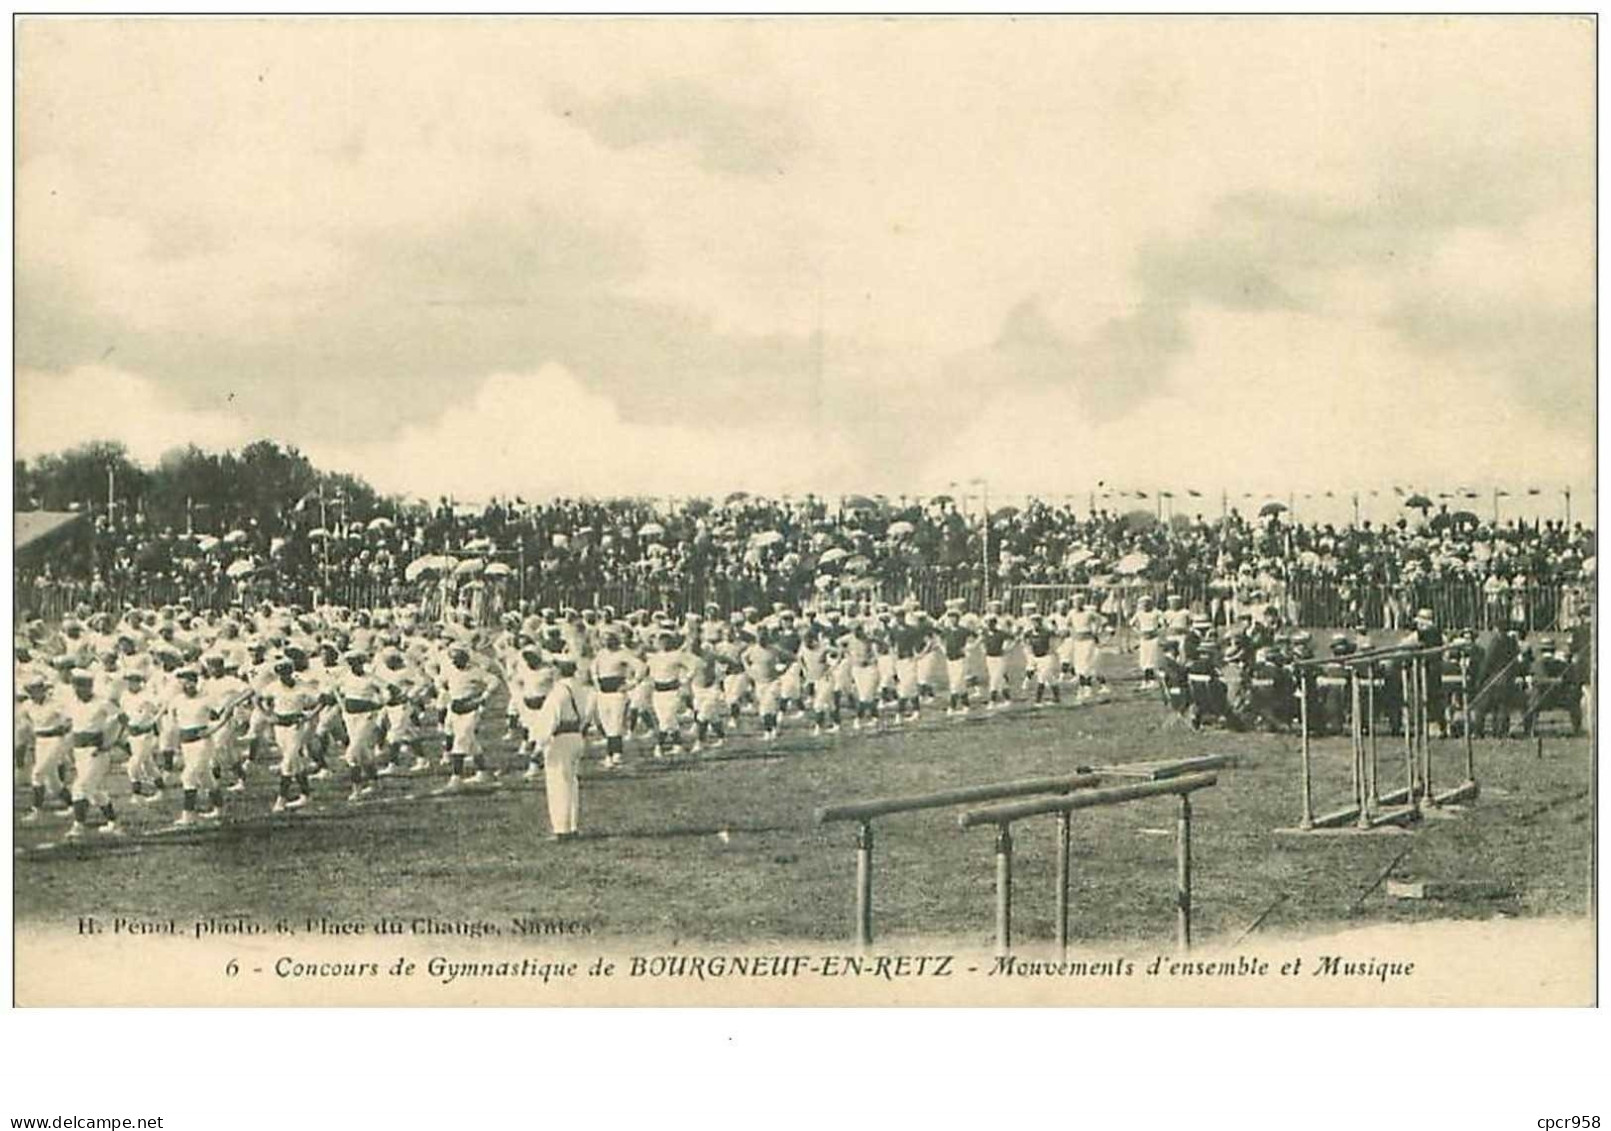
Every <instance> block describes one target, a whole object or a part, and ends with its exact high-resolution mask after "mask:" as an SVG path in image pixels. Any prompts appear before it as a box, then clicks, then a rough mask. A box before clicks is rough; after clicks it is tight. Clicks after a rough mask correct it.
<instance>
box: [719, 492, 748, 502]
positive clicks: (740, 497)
mask: <svg viewBox="0 0 1611 1131" xmlns="http://www.w3.org/2000/svg"><path fill="white" fill-rule="evenodd" d="M749 497H750V493H749V492H748V491H734V492H733V493H732V494H730V495H728V496H727V498H726V500H725V501H726V502H728V503H742V502H743V501H744V500H745V499H747V498H749Z"/></svg>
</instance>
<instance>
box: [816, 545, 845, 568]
mask: <svg viewBox="0 0 1611 1131" xmlns="http://www.w3.org/2000/svg"><path fill="white" fill-rule="evenodd" d="M849 556H850V551H848V550H843V549H841V548H839V547H838V546H835V547H834V548H833V549H831V550H824V551H822V556H821V557H820V558H818V559H817V564H819V565H833V563H834V562H842V561H844V560H845V559H846V558H848V557H849Z"/></svg>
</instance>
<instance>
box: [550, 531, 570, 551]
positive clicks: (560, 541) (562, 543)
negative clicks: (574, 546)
mask: <svg viewBox="0 0 1611 1131" xmlns="http://www.w3.org/2000/svg"><path fill="white" fill-rule="evenodd" d="M552 541H553V543H554V549H556V550H563V549H564V548H565V547H566V546H568V545H570V541H571V539H570V536H569V535H568V534H556V535H554V537H553V539H552Z"/></svg>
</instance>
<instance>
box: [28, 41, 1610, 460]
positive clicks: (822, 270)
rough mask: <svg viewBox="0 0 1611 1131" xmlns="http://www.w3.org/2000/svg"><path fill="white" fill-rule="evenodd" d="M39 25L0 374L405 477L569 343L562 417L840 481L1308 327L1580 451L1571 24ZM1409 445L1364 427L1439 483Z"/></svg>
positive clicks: (1156, 407) (1123, 428) (1321, 391)
mask: <svg viewBox="0 0 1611 1131" xmlns="http://www.w3.org/2000/svg"><path fill="white" fill-rule="evenodd" d="M18 38H19V47H18V113H17V118H18V121H17V133H18V167H17V177H16V181H17V185H16V197H17V200H16V215H17V229H18V231H17V256H16V259H17V263H16V268H15V276H16V282H17V304H16V306H17V310H16V314H17V325H16V328H15V344H16V351H17V362H18V364H19V365H20V366H22V367H25V368H29V369H33V370H37V371H49V372H51V373H56V374H66V373H69V372H71V371H74V370H76V369H79V368H81V367H91V366H97V365H106V366H115V367H116V368H117V369H118V370H119V371H121V372H123V373H126V374H138V375H139V379H140V380H142V381H144V382H146V383H147V385H148V386H149V387H150V388H151V389H154V390H159V391H160V393H161V397H160V398H159V400H160V406H159V408H160V411H159V410H156V409H154V410H153V412H155V413H156V415H157V418H159V419H160V418H163V417H164V414H168V415H169V417H170V418H171V413H173V412H190V413H196V414H200V416H199V422H198V425H197V426H198V427H214V426H216V424H217V423H218V422H217V421H216V420H213V421H212V423H211V424H209V423H208V421H209V420H211V417H210V416H209V414H215V413H218V412H220V411H222V409H221V408H220V406H224V405H227V406H229V407H228V411H229V413H230V414H237V415H238V419H239V421H240V428H241V429H242V430H245V431H248V432H249V433H250V435H252V436H258V435H269V436H273V437H275V438H277V439H280V440H282V441H285V442H289V443H294V444H297V445H298V446H300V447H302V448H304V449H305V450H310V451H312V450H315V449H323V450H330V451H338V452H339V451H345V450H351V451H361V452H368V453H370V454H371V456H373V457H374V458H375V459H376V460H377V466H378V467H379V468H380V469H381V470H382V471H385V472H387V473H388V474H390V473H392V472H393V471H394V469H395V467H397V466H401V465H403V464H406V461H407V460H408V459H409V458H413V457H412V456H408V455H405V454H403V453H402V452H401V451H399V450H398V449H396V448H395V446H394V444H393V438H394V437H396V436H398V435H400V434H417V435H419V436H423V437H429V436H434V435H436V434H437V432H436V430H437V429H438V428H439V427H440V422H441V421H442V420H444V419H446V418H448V417H449V416H452V415H453V414H456V413H462V412H464V411H467V410H468V409H469V408H470V407H472V406H474V405H475V404H478V403H479V398H481V397H482V396H483V395H484V392H485V387H486V386H487V385H488V384H489V378H488V375H489V374H505V375H507V374H525V375H532V374H536V373H538V372H540V371H542V369H543V366H544V365H545V363H552V364H554V365H557V366H560V367H562V368H563V370H564V371H565V372H566V373H568V374H570V375H571V377H570V378H569V379H570V380H572V381H574V382H577V383H578V384H579V386H580V388H581V390H582V392H583V393H585V394H586V397H588V398H592V399H591V400H587V401H585V402H582V403H579V404H574V405H573V407H575V408H577V410H578V411H581V410H584V409H585V410H586V411H587V412H589V413H592V414H593V415H594V416H596V417H598V418H600V419H607V420H614V421H615V422H616V423H617V424H619V425H620V426H622V427H626V428H643V429H650V430H653V431H654V432H655V433H658V432H659V431H661V430H664V429H672V430H673V431H674V432H675V434H676V435H677V436H678V437H680V438H681V439H683V440H686V439H687V438H688V437H690V436H692V437H709V436H713V435H719V436H724V437H737V439H736V440H735V443H736V444H737V445H738V447H737V448H736V449H735V450H738V451H741V452H743V453H745V454H746V455H749V454H750V453H751V452H752V449H751V448H749V447H745V446H743V445H744V443H745V442H746V441H745V439H744V438H746V437H750V436H756V435H764V436H773V437H783V438H785V439H782V440H780V441H779V443H783V444H794V443H795V439H794V438H795V437H797V436H813V437H818V438H819V439H820V438H825V437H828V436H832V437H834V441H833V442H834V444H835V445H836V446H837V447H838V448H840V449H842V450H843V451H844V452H846V453H848V454H849V455H848V456H847V459H846V460H845V461H837V460H836V461H830V462H831V463H832V467H833V468H834V469H838V470H844V469H846V468H849V469H852V470H853V471H854V475H855V476H856V477H858V480H857V481H856V482H852V483H848V484H846V486H847V487H848V488H850V489H855V490H880V489H883V490H896V491H899V490H903V489H910V488H911V487H912V486H913V485H914V483H915V480H916V479H917V478H918V477H919V476H920V475H921V474H926V473H927V472H928V471H929V470H930V469H932V468H933V467H934V466H935V465H936V463H937V462H944V459H945V458H949V456H956V457H957V458H961V453H962V452H963V448H959V447H958V444H957V441H958V438H959V437H961V436H963V435H964V434H968V433H970V432H972V431H973V430H974V429H975V428H976V427H978V426H979V425H980V424H981V422H982V421H985V420H987V419H994V418H996V417H997V416H1001V417H1003V418H1004V419H1007V420H1012V419H1018V418H1021V419H1025V420H1028V421H1030V425H1031V427H1030V430H1031V431H1033V429H1034V428H1040V427H1042V426H1044V427H1045V428H1046V430H1047V433H1048V435H1049V436H1050V437H1052V438H1053V439H1054V440H1055V442H1056V443H1057V444H1059V445H1062V446H1066V445H1067V443H1069V442H1070V440H1069V438H1072V437H1080V438H1081V439H1080V442H1081V443H1089V444H1090V445H1091V446H1092V447H1091V450H1093V451H1099V450H1104V445H1106V444H1107V442H1108V441H1107V437H1108V436H1109V435H1113V436H1125V437H1128V438H1129V440H1130V441H1131V442H1134V443H1137V444H1140V443H1141V442H1142V440H1141V438H1142V437H1144V436H1145V435H1146V434H1147V433H1146V430H1145V427H1144V426H1143V424H1142V423H1141V421H1143V420H1146V419H1148V418H1150V417H1152V416H1154V415H1156V414H1157V413H1158V412H1159V411H1165V410H1170V409H1172V408H1174V409H1178V408H1179V406H1181V405H1183V404H1184V405H1191V406H1193V409H1192V411H1197V410H1198V409H1202V410H1205V411H1208V412H1209V413H1210V416H1209V419H1213V420H1216V421H1218V422H1219V425H1218V426H1223V427H1226V428H1230V429H1233V430H1234V429H1236V428H1237V427H1238V425H1237V424H1236V422H1235V421H1234V420H1232V419H1230V418H1228V417H1226V416H1224V415H1223V414H1216V410H1215V403H1218V402H1215V403H1203V404H1199V403H1198V401H1197V400H1196V399H1195V398H1196V397H1197V395H1198V393H1197V390H1196V388H1195V387H1194V386H1193V384H1192V383H1195V382H1203V381H1210V380H1211V381H1212V382H1218V381H1220V380H1221V378H1220V377H1219V376H1217V374H1219V373H1220V371H1221V370H1223V371H1224V372H1227V373H1234V372H1243V373H1260V372H1265V371H1272V370H1274V369H1276V368H1279V367H1280V366H1279V365H1278V363H1279V361H1280V358H1279V357H1273V356H1266V355H1265V353H1263V352H1261V351H1264V350H1275V349H1278V348H1285V347H1284V346H1283V345H1282V342H1283V338H1282V333H1285V332H1287V331H1290V330H1291V329H1292V328H1294V327H1298V326H1302V327H1307V328H1308V329H1306V330H1305V333H1306V334H1307V335H1309V336H1311V337H1313V338H1314V339H1316V340H1324V341H1328V342H1331V343H1333V344H1334V346H1335V347H1336V348H1337V349H1339V350H1344V351H1346V350H1347V349H1348V348H1350V344H1351V343H1354V342H1360V341H1368V342H1369V343H1371V350H1372V362H1371V364H1372V365H1373V366H1376V367H1378V368H1379V369H1380V371H1382V372H1385V373H1391V374H1393V375H1395V377H1396V379H1397V380H1400V381H1402V382H1416V383H1418V384H1419V385H1420V386H1424V387H1425V388H1427V389H1435V390H1437V391H1438V393H1437V397H1436V398H1435V399H1437V400H1439V401H1441V402H1448V403H1452V402H1456V401H1459V400H1460V399H1462V398H1464V397H1465V396H1466V395H1467V394H1468V392H1469V391H1470V390H1472V389H1478V388H1480V389H1481V390H1483V395H1484V396H1486V397H1489V398H1490V399H1489V400H1488V401H1486V402H1485V403H1486V404H1487V406H1488V409H1489V413H1490V421H1489V424H1488V426H1487V427H1488V428H1489V429H1490V431H1491V430H1493V429H1496V428H1505V429H1507V430H1508V429H1511V428H1512V427H1514V429H1515V435H1518V436H1520V435H1526V436H1532V437H1535V438H1537V437H1544V438H1545V441H1547V442H1548V443H1549V444H1550V445H1551V447H1550V455H1549V456H1548V458H1551V459H1553V458H1554V453H1556V452H1565V453H1569V454H1570V458H1572V459H1574V460H1577V461H1578V462H1579V463H1580V465H1582V466H1587V465H1588V464H1589V462H1590V461H1591V460H1592V454H1593V449H1592V442H1591V441H1585V439H1584V436H1585V431H1586V427H1587V424H1588V423H1589V422H1590V420H1591V417H1592V410H1593V404H1592V391H1591V390H1592V388H1593V383H1592V378H1593V373H1592V367H1591V363H1592V350H1593V305H1592V304H1593V288H1594V278H1593V246H1594V245H1593V233H1594V228H1593V223H1594V198H1593V186H1594V178H1593V170H1594V165H1593V156H1594V151H1593V143H1592V138H1593V129H1592V126H1593V100H1592V89H1593V83H1592V77H1593V59H1594V56H1593V50H1594V35H1593V25H1592V22H1588V21H1550V20H1531V21H1527V20H1449V19H1430V20H1418V19H1413V18H1403V19H1395V20H1373V19H1361V20H1354V21H1321V22H1312V23H1304V22H1303V21H1279V20H1278V21H1262V22H1261V21H1224V20H1212V19H1209V20H1193V19H1188V18H1182V19H1179V20H1174V21H1153V22H1137V21H1004V20H971V21H921V20H918V21H882V22H880V21H838V20H831V19H830V20H817V21H795V22H792V23H781V22H775V21H703V22H700V21H688V22H682V23H668V22H664V21H587V20H575V21H478V20H473V19H472V20H460V21H440V22H433V23H431V24H429V25H425V24H421V23H419V22H418V21H237V22H231V21H221V22H212V23H200V22H196V21H186V20H174V21H145V22H138V21H137V22H134V23H130V22H128V21H94V20H86V21H72V22H61V21H25V22H24V23H23V25H21V27H20V29H19V36H18ZM198 45H202V46H204V47H205V48H206V49H198ZM1227 58H1234V59H1237V60H1238V64H1239V65H1238V67H1237V68H1236V69H1234V70H1232V69H1230V68H1228V67H1227V66H1226V64H1225V62H1224V60H1225V59H1227ZM1473 59H1480V60H1482V63H1483V65H1481V66H1473V65H1472V63H1471V60H1473ZM1071 75H1074V76H1077V81H1071V80H1070V76H1071ZM690 76H695V77H690ZM556 92H560V93H559V94H557V95H556ZM567 110H568V111H569V112H570V116H569V117H566V116H565V114H566V111H567ZM780 168H781V169H782V170H783V172H782V173H781V174H779V173H778V169H780ZM819 326H821V327H822V330H823V337H822V338H821V339H820V340H819V339H818V337H817V336H816V333H817V327H819ZM1232 328H1234V329H1235V333H1236V334H1237V335H1239V336H1240V337H1239V339H1238V340H1240V341H1241V342H1242V343H1243V344H1242V347H1241V348H1242V354H1241V356H1240V357H1237V356H1235V353H1236V351H1235V350H1234V349H1231V348H1230V345H1231V344H1234V343H1232V342H1231V340H1230V339H1228V338H1227V336H1226V335H1227V334H1228V333H1229V332H1230V330H1231V329H1232ZM1278 330H1279V331H1281V332H1280V333H1277V332H1276V331H1278ZM1301 344H1302V343H1300V345H1301ZM1293 357H1294V358H1295V359H1296V358H1302V359H1304V360H1303V361H1302V363H1301V364H1300V363H1298V362H1296V361H1294V363H1293V364H1292V365H1289V366H1286V367H1285V368H1284V370H1283V375H1282V377H1281V380H1280V384H1279V389H1280V396H1279V397H1278V398H1276V399H1274V400H1272V401H1271V402H1270V403H1267V404H1265V405H1263V406H1262V407H1261V408H1257V409H1249V411H1251V412H1254V413H1255V414H1257V415H1258V416H1259V418H1260V420H1261V421H1262V420H1263V419H1265V418H1268V417H1271V416H1279V415H1281V414H1283V413H1287V412H1293V413H1295V414H1296V415H1295V419H1299V420H1303V419H1306V417H1305V416H1304V415H1303V410H1304V408H1305V406H1308V405H1311V404H1318V403H1327V400H1328V398H1329V397H1330V396H1331V395H1332V394H1331V389H1330V383H1331V381H1332V380H1333V377H1332V374H1333V373H1334V371H1335V367H1334V366H1332V365H1331V364H1329V363H1328V362H1327V360H1326V359H1325V358H1322V357H1319V356H1316V355H1315V354H1313V353H1312V351H1306V350H1297V351H1295V352H1294V353H1293ZM525 379H526V380H530V379H531V378H530V377H527V378H525ZM1226 380H1228V378H1226ZM1212 387H1215V388H1220V389H1221V390H1222V391H1221V394H1220V396H1219V401H1220V402H1223V401H1226V400H1230V401H1234V402H1236V403H1245V402H1244V400H1243V398H1242V396H1241V394H1240V393H1239V392H1238V391H1237V389H1236V388H1235V386H1234V385H1224V386H1222V385H1219V384H1213V385H1212ZM1266 392H1268V389H1266ZM522 403H523V402H522ZM566 403H571V402H566ZM1293 405H1295V406H1298V407H1297V408H1289V407H1288V406H1293ZM1383 411H1384V412H1386V411H1390V410H1388V409H1384V410H1383ZM131 419H133V418H132V417H131ZM1338 419H1339V420H1346V421H1349V422H1351V423H1350V425H1349V426H1350V427H1354V428H1357V429H1359V430H1360V431H1359V434H1358V435H1350V436H1347V437H1345V438H1344V439H1343V440H1342V443H1343V445H1344V447H1345V448H1347V449H1348V450H1350V451H1352V450H1356V449H1357V450H1376V449H1375V440H1374V433H1373V431H1372V430H1373V429H1374V428H1375V427H1376V425H1375V424H1374V423H1373V421H1372V420H1371V419H1370V418H1369V417H1364V416H1358V415H1352V414H1344V415H1343V416H1341V417H1339V418H1338ZM1394 423H1395V427H1396V421H1395V422H1394ZM1107 425H1111V426H1112V428H1111V430H1105V429H1099V428H1098V426H1107ZM1540 425H1547V426H1548V428H1547V431H1543V432H1538V431H1535V428H1536V427H1538V426H1540ZM139 427H144V425H139ZM1295 427H1296V426H1295ZM1088 429H1098V431H1096V432H1090V431H1087V430H1088ZM410 430H412V432H411V431H410ZM222 434H224V435H231V434H233V433H230V432H227V431H226V432H224V433H222ZM1395 434H1396V433H1395ZM1010 435H1011V429H1010V428H1007V429H1006V430H1005V431H1004V432H1003V433H1002V435H1001V437H998V440H1004V439H1005V438H1006V437H1009V436H1010ZM183 438H184V439H191V438H196V439H205V435H198V436H196V437H190V436H186V437H183ZM676 446H677V445H675V444H674V445H672V447H673V448H675V447H676ZM817 446H818V447H820V446H821V444H819V445H817ZM471 450H472V452H473V450H474V449H473V448H472V449H471ZM789 450H790V451H791V452H792V451H794V450H795V449H794V448H792V447H791V448H790V449H789ZM1435 450H1436V451H1438V452H1441V449H1434V448H1432V447H1426V446H1421V445H1416V444H1413V443H1406V445H1405V447H1404V448H1403V449H1402V450H1396V451H1393V452H1392V453H1390V454H1391V455H1392V457H1393V459H1394V461H1395V462H1396V463H1398V464H1399V465H1400V466H1405V465H1406V464H1407V462H1412V461H1414V460H1416V459H1420V460H1421V461H1422V462H1421V467H1422V470H1423V472H1424V473H1427V474H1431V473H1435V472H1437V466H1436V464H1434V463H1433V459H1434V451H1435ZM1012 451H1013V452H1014V453H1015V454H1016V457H1017V458H1016V462H1013V463H1012V468H1013V470H1014V471H1015V472H1018V471H1025V472H1027V471H1030V470H1033V468H1034V467H1035V466H1036V464H1035V463H1034V461H1033V460H1032V459H1030V458H1029V457H1028V456H1027V455H1025V454H1024V451H1023V447H1022V445H1018V444H1013V445H1012ZM377 453H378V454H377ZM947 453H949V456H948V455H947ZM1446 454H1447V453H1441V454H1440V455H1439V456H1438V458H1442V455H1446ZM849 457H853V458H849ZM800 458H801V461H802V465H803V466H805V467H807V468H812V467H816V466H817V464H816V462H815V461H814V458H813V455H812V452H811V451H805V452H803V453H802V454H801V456H800ZM465 459H466V460H467V461H468V462H472V463H473V462H474V455H473V454H472V455H469V456H467V457H465ZM1063 459H1064V454H1063V452H1062V449H1061V447H1060V448H1059V450H1057V451H1054V452H1048V453H1046V460H1047V462H1046V464H1045V466H1046V468H1047V469H1048V470H1047V472H1046V476H1047V480H1048V481H1049V485H1055V477H1056V474H1057V473H1056V472H1055V470H1054V469H1055V468H1057V467H1059V466H1061V462H1060V461H1062V460H1063ZM676 462H677V461H675V460H674V461H673V463H676ZM1290 462H1291V459H1290V457H1289V456H1288V455H1287V454H1286V453H1285V452H1283V451H1282V449H1281V447H1280V445H1278V444H1276V445H1267V446H1264V447H1258V448H1243V449H1242V451H1241V456H1240V459H1239V461H1238V463H1237V465H1236V468H1235V470H1237V471H1238V472H1245V473H1247V474H1249V475H1251V474H1253V472H1254V469H1255V468H1257V469H1258V473H1259V474H1260V475H1262V476H1263V477H1264V478H1265V479H1266V480H1267V481H1280V480H1282V479H1284V478H1286V477H1288V476H1290V475H1291V474H1292V472H1291V471H1290V470H1289V466H1288V465H1289V464H1290ZM757 464H758V466H762V467H764V466H766V461H765V459H764V454H763V456H762V457H761V458H758V459H757ZM511 470H512V471H519V470H520V469H519V468H518V467H514V468H512V469H511ZM672 470H674V471H677V473H678V474H681V471H680V470H679V469H677V468H675V467H674V468H673V469H672ZM735 474H736V472H735ZM846 474H847V475H848V474H850V472H849V471H847V472H846ZM936 474H939V475H944V472H943V470H939V471H936ZM947 478H949V477H947ZM600 489H602V487H601V488H600Z"/></svg>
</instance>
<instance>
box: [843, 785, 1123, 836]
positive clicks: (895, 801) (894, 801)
mask: <svg viewBox="0 0 1611 1131" xmlns="http://www.w3.org/2000/svg"><path fill="white" fill-rule="evenodd" d="M1100 780H1101V779H1100V778H1099V777H1098V776H1097V775H1096V774H1089V773H1079V774H1067V775H1064V776H1062V777H1055V778H1029V779H1027V780H1024V781H1013V782H994V783H991V784H988V785H969V786H962V787H960V788H958V789H942V790H940V791H939V792H937V793H921V794H916V795H914V796H911V797H881V798H875V799H873V800H871V801H851V802H847V803H845V804H842V805H825V806H823V807H822V808H820V809H818V810H817V812H816V820H817V824H819V825H825V824H828V823H829V822H831V821H868V820H871V819H872V818H874V817H883V816H887V815H888V814H890V813H909V812H912V811H914V810H918V809H939V808H943V807H945V806H948V805H966V804H969V803H970V802H974V801H997V800H1002V799H1005V798H1009V797H1024V796H1027V795H1031V794H1037V793H1066V792H1068V791H1070V790H1075V789H1085V788H1087V787H1089V786H1094V785H1096V784H1097V783H1098V782H1099V781H1100Z"/></svg>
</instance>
